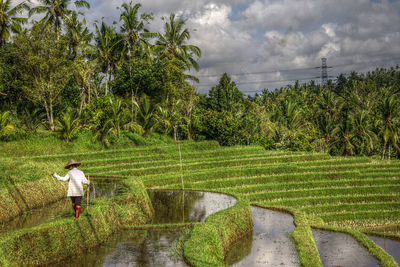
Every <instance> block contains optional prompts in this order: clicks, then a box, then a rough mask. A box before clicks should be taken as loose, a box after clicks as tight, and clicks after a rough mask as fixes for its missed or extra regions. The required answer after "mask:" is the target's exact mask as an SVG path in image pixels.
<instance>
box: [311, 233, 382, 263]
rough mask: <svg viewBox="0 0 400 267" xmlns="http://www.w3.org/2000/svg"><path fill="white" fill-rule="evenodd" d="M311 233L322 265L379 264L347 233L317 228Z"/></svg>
mask: <svg viewBox="0 0 400 267" xmlns="http://www.w3.org/2000/svg"><path fill="white" fill-rule="evenodd" d="M312 233H313V235H314V240H315V244H316V245H317V248H318V252H319V254H320V256H321V260H322V264H323V265H324V267H330V266H332V267H336V266H342V267H347V266H348V267H375V266H380V264H379V262H378V261H377V259H375V258H374V257H372V256H371V255H370V254H369V252H368V251H367V249H366V248H364V247H362V246H361V245H360V244H359V243H358V242H357V241H356V240H355V239H354V238H353V237H352V236H350V235H348V234H344V233H338V232H329V231H322V230H317V229H313V230H312Z"/></svg>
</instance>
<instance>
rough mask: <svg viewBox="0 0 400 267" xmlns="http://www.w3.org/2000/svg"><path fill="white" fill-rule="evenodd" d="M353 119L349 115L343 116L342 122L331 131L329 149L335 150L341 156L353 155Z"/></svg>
mask: <svg viewBox="0 0 400 267" xmlns="http://www.w3.org/2000/svg"><path fill="white" fill-rule="evenodd" d="M354 125H355V124H354V118H353V116H352V115H351V114H344V116H343V119H342V121H341V122H340V123H339V124H338V125H337V126H336V127H335V128H334V129H333V131H332V137H333V141H332V142H331V148H335V149H337V150H338V151H339V153H340V154H341V155H343V156H351V155H354V152H355V151H354V150H355V143H354V142H355V131H354Z"/></svg>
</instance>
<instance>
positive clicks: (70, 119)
mask: <svg viewBox="0 0 400 267" xmlns="http://www.w3.org/2000/svg"><path fill="white" fill-rule="evenodd" d="M79 123H80V121H79V118H77V117H76V116H74V114H73V113H72V111H71V110H68V111H66V112H65V113H64V114H63V115H62V117H61V118H60V119H56V120H55V124H56V130H55V131H54V134H55V135H56V136H58V137H59V138H61V139H63V140H65V141H66V142H67V143H69V142H70V141H71V140H72V139H73V138H74V137H76V135H77V133H78V132H79V130H80V129H81V127H82V126H81V125H79Z"/></svg>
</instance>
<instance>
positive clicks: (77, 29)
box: [65, 11, 93, 58]
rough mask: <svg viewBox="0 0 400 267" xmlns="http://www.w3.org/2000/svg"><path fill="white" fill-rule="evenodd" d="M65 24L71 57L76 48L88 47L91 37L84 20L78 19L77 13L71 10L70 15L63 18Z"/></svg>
mask: <svg viewBox="0 0 400 267" xmlns="http://www.w3.org/2000/svg"><path fill="white" fill-rule="evenodd" d="M65 23H66V25H67V36H68V39H69V48H70V53H71V55H72V58H75V57H76V55H77V53H78V50H81V49H84V48H85V47H89V43H90V41H91V40H92V38H93V33H91V32H90V31H89V30H88V28H87V27H85V26H86V20H85V19H83V21H82V22H81V21H79V19H78V13H76V12H75V11H72V13H71V17H66V18H65Z"/></svg>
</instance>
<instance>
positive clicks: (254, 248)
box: [226, 207, 300, 266]
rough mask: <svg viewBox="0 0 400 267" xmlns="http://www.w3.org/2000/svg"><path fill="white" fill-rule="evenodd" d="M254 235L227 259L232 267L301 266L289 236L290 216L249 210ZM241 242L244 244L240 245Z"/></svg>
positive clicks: (260, 209)
mask: <svg viewBox="0 0 400 267" xmlns="http://www.w3.org/2000/svg"><path fill="white" fill-rule="evenodd" d="M251 211H252V214H253V233H252V235H251V236H248V237H245V239H244V240H241V242H239V243H238V244H237V245H236V246H235V247H234V248H233V249H231V250H230V251H229V254H228V255H227V257H226V263H227V264H229V265H233V266H300V264H299V262H298V257H297V251H296V248H295V245H294V243H293V241H292V240H291V239H290V233H291V232H293V230H294V227H295V226H294V224H293V217H292V216H290V215H287V214H284V213H281V212H276V211H272V210H268V209H263V208H258V207H252V208H251ZM242 241H244V242H242Z"/></svg>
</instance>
